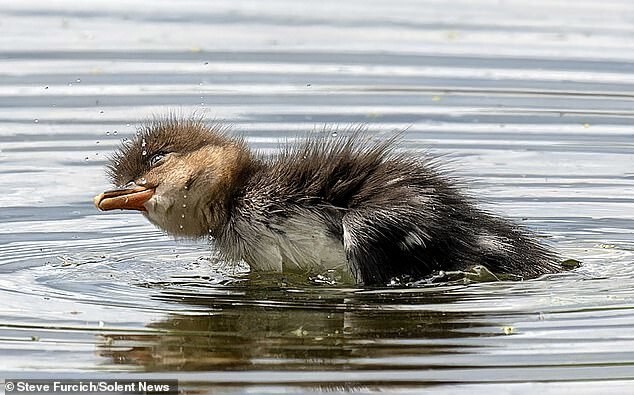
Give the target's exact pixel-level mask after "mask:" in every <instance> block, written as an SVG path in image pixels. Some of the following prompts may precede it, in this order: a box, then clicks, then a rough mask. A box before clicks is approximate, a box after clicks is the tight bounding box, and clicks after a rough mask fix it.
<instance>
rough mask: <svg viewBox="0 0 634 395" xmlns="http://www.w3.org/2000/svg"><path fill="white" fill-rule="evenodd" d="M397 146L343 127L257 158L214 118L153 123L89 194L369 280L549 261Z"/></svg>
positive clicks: (275, 263)
mask: <svg viewBox="0 0 634 395" xmlns="http://www.w3.org/2000/svg"><path fill="white" fill-rule="evenodd" d="M394 148H395V141H394V139H390V140H388V141H383V142H378V143H376V142H372V141H370V140H369V139H367V138H364V137H363V136H362V134H361V133H351V135H350V136H349V137H331V136H328V137H315V138H309V139H307V140H306V141H304V142H302V143H299V144H295V145H291V146H289V147H286V148H285V149H284V150H283V151H282V152H281V153H279V154H278V155H276V156H273V157H263V156H259V155H255V154H253V153H251V152H250V151H249V149H248V148H247V147H246V145H245V144H244V143H243V142H242V141H240V140H235V139H231V138H229V137H227V136H226V134H225V133H224V131H223V130H221V128H219V127H218V126H212V127H208V126H206V125H204V124H202V123H201V122H197V121H178V120H166V121H161V122H155V123H153V124H150V125H148V126H147V127H146V128H145V129H144V130H143V131H142V132H141V133H140V134H139V137H138V138H137V139H136V141H134V142H132V144H130V145H128V146H124V147H122V149H121V150H120V151H119V152H118V153H117V154H115V156H114V157H113V160H112V163H111V164H110V167H109V170H110V175H111V178H112V180H113V182H114V183H115V184H117V185H126V184H127V186H126V187H125V188H121V189H118V190H115V191H109V192H105V193H104V194H101V195H99V196H97V197H96V198H95V204H96V205H97V206H98V207H99V208H101V209H112V208H124V209H136V210H140V211H142V212H143V214H144V215H145V216H146V217H147V218H148V219H149V220H150V221H151V222H152V223H154V224H155V225H157V226H158V227H160V228H162V229H164V230H166V231H167V232H168V233H170V234H173V235H175V236H184V237H206V236H208V235H210V236H212V237H213V238H214V239H215V241H216V246H217V248H218V249H219V250H220V251H221V252H222V253H223V254H224V255H225V256H226V258H227V259H229V260H240V259H243V260H244V261H246V262H247V263H248V264H249V265H250V266H251V268H252V269H253V270H262V271H277V272H282V271H287V270H292V271H298V270H301V271H315V272H318V271H323V270H325V269H337V270H339V271H342V272H345V273H347V274H349V276H350V277H351V278H353V279H354V280H356V282H357V283H359V284H366V285H370V284H386V283H388V282H389V281H390V279H391V278H393V277H396V276H410V277H412V278H422V277H424V276H427V275H430V274H432V273H434V272H436V271H440V270H461V269H466V268H468V267H470V266H472V265H484V266H486V267H487V268H488V269H489V270H490V271H492V272H494V273H510V274H515V275H520V276H523V277H526V278H529V277H535V276H538V275H541V274H544V273H551V272H555V271H558V266H557V265H556V264H555V261H554V256H553V254H552V253H550V252H549V251H548V250H546V249H545V248H544V247H543V246H541V245H540V244H539V243H538V242H537V241H536V240H535V239H534V237H533V236H532V235H531V234H530V233H529V232H527V231H525V230H523V229H522V228H520V227H519V226H517V225H515V224H513V223H512V222H509V221H507V220H504V219H501V218H499V217H496V216H493V215H491V214H489V213H487V212H484V211H483V210H481V209H479V208H477V207H476V205H475V204H474V203H473V202H472V200H471V199H470V198H468V197H467V196H465V195H464V194H463V193H462V192H461V191H460V190H459V189H458V188H457V187H456V185H455V183H454V182H453V181H452V180H451V179H450V178H449V177H448V176H447V175H445V174H444V173H443V172H442V171H440V170H439V168H438V166H437V165H436V164H435V163H434V162H433V161H430V160H425V159H421V158H417V157H415V156H413V155H412V154H409V153H396V152H395V151H394ZM157 158H159V160H157ZM118 191H123V192H118ZM130 191H136V192H130ZM147 191H152V192H151V196H149V197H148V195H150V192H147ZM130 202H132V203H130Z"/></svg>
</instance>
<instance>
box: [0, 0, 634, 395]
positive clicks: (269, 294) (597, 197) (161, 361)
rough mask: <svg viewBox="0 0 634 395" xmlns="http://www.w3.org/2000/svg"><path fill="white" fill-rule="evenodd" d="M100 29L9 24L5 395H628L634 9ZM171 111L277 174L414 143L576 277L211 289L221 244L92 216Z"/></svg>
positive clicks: (522, 7)
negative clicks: (154, 392) (179, 389)
mask: <svg viewBox="0 0 634 395" xmlns="http://www.w3.org/2000/svg"><path fill="white" fill-rule="evenodd" d="M86 4H87V5H82V4H77V3H76V2H63V1H62V2H56V3H55V4H49V3H48V2H41V3H40V2H28V3H24V4H22V3H19V4H18V3H16V4H13V5H9V4H5V5H3V7H0V8H1V9H0V14H1V15H2V17H3V18H2V31H3V34H2V36H1V37H0V42H1V43H2V45H1V46H0V48H2V49H1V50H0V57H1V58H2V62H0V184H1V185H2V193H0V224H1V225H2V226H0V355H2V358H0V373H2V374H0V376H1V377H9V376H15V375H19V374H22V375H25V376H29V377H50V376H52V375H56V376H60V377H61V376H62V375H64V374H67V375H74V376H78V375H79V376H81V375H83V376H82V377H89V376H93V377H94V376H95V375H98V374H104V375H108V376H107V377H113V376H117V377H123V376H126V375H135V376H134V377H137V376H144V377H155V378H178V379H180V380H181V382H182V383H183V385H184V387H185V389H186V390H187V391H189V392H197V393H198V392H200V393H209V392H214V393H254V392H255V393H262V392H264V393H284V392H286V393H289V392H290V393H294V392H311V391H312V392H319V391H323V390H327V391H339V390H350V391H356V392H359V393H367V392H376V391H388V392H401V393H412V394H418V393H421V392H424V391H425V390H428V391H429V392H433V393H451V394H456V393H458V394H461V393H464V394H474V393H476V394H477V393H486V394H490V393H497V392H511V391H512V392H515V393H541V392H550V393H560V392H562V391H568V392H575V393H578V394H583V393H597V392H612V393H626V392H627V391H629V390H631V386H632V383H633V381H634V373H633V372H634V370H633V369H632V364H633V363H634V358H633V357H632V355H634V330H633V329H634V265H633V262H634V259H633V254H634V232H633V230H632V229H634V182H633V181H634V170H633V167H632V163H634V135H633V134H632V118H633V117H634V112H633V111H632V103H633V101H634V80H633V79H632V75H631V74H632V73H631V71H632V70H634V52H632V48H631V32H632V30H634V26H633V25H632V21H630V20H629V19H627V15H629V14H630V13H631V12H630V11H631V10H630V8H631V7H630V5H629V4H628V3H627V2H619V1H616V0H615V1H611V0H607V1H602V2H591V1H588V2H583V1H582V2H576V3H575V7H570V6H569V5H566V4H564V3H557V2H550V1H544V2H530V4H529V2H522V1H506V2H493V3H492V2H488V1H486V0H479V1H466V0H464V1H463V0H460V1H458V2H452V3H451V5H450V6H447V5H444V4H443V3H442V2H429V3H428V4H426V5H425V6H421V5H420V4H419V3H417V2H412V3H407V2H373V3H372V4H371V5H368V3H367V2H356V1H345V2H341V1H337V2H329V1H325V2H324V1H322V2H317V3H310V4H308V3H302V4H301V5H300V4H299V3H295V2H287V1H284V0H276V1H272V2H267V4H266V6H264V5H261V4H259V3H246V2H239V3H236V2H222V1H219V2H215V3H214V7H210V6H208V5H207V4H206V3H203V2H198V1H195V0H190V1H186V2H178V5H176V4H177V3H174V4H172V3H160V4H158V3H155V2H152V3H151V4H150V3H149V2H148V3H147V4H145V3H139V2H137V3H136V4H137V5H139V4H140V5H141V7H138V8H137V9H132V8H130V7H132V6H130V5H127V4H124V3H120V4H119V3H112V4H111V3H108V4H106V3H102V4H100V5H98V6H97V7H95V5H94V4H90V5H88V3H86ZM34 27H37V28H34ZM42 32H45V33H46V34H42ZM169 110H171V111H175V112H181V113H183V114H191V113H194V112H197V113H202V114H205V116H206V117H207V118H209V119H221V120H225V121H227V122H229V123H231V124H232V125H233V127H234V129H235V130H236V133H237V134H241V135H243V136H244V137H245V139H246V141H247V142H248V143H249V144H250V145H251V146H252V147H253V148H254V149H257V150H260V151H264V152H270V151H272V150H276V149H277V148H278V146H279V144H278V142H279V141H280V140H285V139H293V138H295V137H296V136H297V135H302V134H304V133H305V132H306V131H308V130H313V129H315V128H320V127H322V125H324V124H340V125H349V124H355V123H364V124H367V126H368V129H367V130H368V133H370V134H372V135H374V136H377V137H379V138H380V137H381V136H384V135H387V134H389V133H390V132H391V131H393V130H406V132H405V133H404V141H403V148H405V149H409V150H413V151H415V152H421V153H422V152H426V151H431V152H432V153H433V154H438V155H441V156H443V157H445V158H446V159H447V161H448V162H450V163H451V166H452V167H454V169H455V174H457V175H458V176H460V177H462V178H464V179H465V180H466V181H467V182H468V184H469V185H470V190H471V192H472V194H474V195H475V196H478V197H480V198H481V200H482V201H483V202H484V203H483V204H484V205H485V206H486V208H488V209H490V210H493V211H495V212H499V213H502V214H504V215H506V216H509V217H512V218H514V219H515V220H516V221H518V222H521V223H523V224H524V225H525V226H527V227H529V228H531V229H533V230H535V231H536V232H537V233H538V234H540V235H542V236H544V240H545V242H547V243H549V244H550V245H551V246H552V247H553V248H555V249H556V250H558V251H559V252H560V253H561V255H562V256H563V257H564V258H575V259H579V260H581V261H582V262H583V265H582V266H581V267H579V268H576V269H574V270H572V271H570V272H567V273H563V274H559V275H553V276H548V277H544V278H541V279H537V280H531V281H524V282H512V281H501V282H489V283H464V284H462V283H459V282H458V283H456V282H452V283H434V284H424V285H422V286H418V287H407V286H395V287H390V288H353V287H343V286H332V285H328V284H327V283H321V284H318V282H316V281H312V282H311V281H307V279H303V278H302V279H297V278H289V277H287V276H273V277H271V276H260V275H256V274H250V273H248V272H247V271H246V270H244V268H242V267H239V268H228V267H221V266H219V265H220V264H221V263H222V262H218V260H217V259H216V258H215V256H214V252H213V250H212V249H211V248H210V247H209V246H208V245H207V244H206V243H205V242H195V241H187V240H179V241H174V240H172V239H170V238H169V237H166V236H165V235H163V234H161V233H160V232H159V231H157V230H156V229H154V228H153V227H152V226H151V225H150V224H148V223H147V221H145V220H144V219H143V218H142V217H141V216H140V215H135V214H133V213H132V214H131V213H109V214H102V213H98V212H97V211H96V210H95V209H94V207H92V204H91V198H92V196H94V195H95V194H97V193H99V192H101V191H102V190H103V189H104V187H105V186H106V185H107V180H106V178H105V176H104V174H103V166H104V164H105V161H106V157H107V155H108V154H109V153H110V152H111V151H112V150H113V148H114V147H115V146H116V145H117V144H119V143H120V142H121V140H122V139H125V138H130V137H131V136H132V135H133V134H134V132H135V127H136V125H137V123H138V121H139V120H142V119H144V118H147V117H150V116H151V115H152V114H163V113H165V112H166V111H169Z"/></svg>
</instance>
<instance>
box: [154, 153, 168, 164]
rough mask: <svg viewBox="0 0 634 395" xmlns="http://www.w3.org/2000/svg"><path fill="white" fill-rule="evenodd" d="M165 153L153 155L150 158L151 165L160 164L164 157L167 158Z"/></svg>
mask: <svg viewBox="0 0 634 395" xmlns="http://www.w3.org/2000/svg"><path fill="white" fill-rule="evenodd" d="M165 155H166V154H165V153H164V152H159V153H157V154H154V155H152V157H151V158H150V167H154V166H156V165H158V164H159V163H160V162H161V161H162V160H163V159H165Z"/></svg>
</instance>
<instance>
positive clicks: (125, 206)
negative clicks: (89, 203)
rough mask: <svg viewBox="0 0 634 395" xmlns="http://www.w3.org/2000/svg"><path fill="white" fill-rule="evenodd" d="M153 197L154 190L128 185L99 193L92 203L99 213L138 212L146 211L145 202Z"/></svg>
mask: <svg viewBox="0 0 634 395" xmlns="http://www.w3.org/2000/svg"><path fill="white" fill-rule="evenodd" d="M153 195H154V189H148V188H146V187H142V186H139V185H136V184H129V185H126V186H124V187H121V188H117V189H113V190H110V191H106V192H104V193H100V194H99V195H97V196H95V198H94V199H93V202H94V203H95V206H96V207H97V208H98V209H99V210H101V211H108V210H115V209H121V210H138V211H147V210H146V209H145V206H144V204H145V202H147V201H148V200H150V198H151V197H152V196H153Z"/></svg>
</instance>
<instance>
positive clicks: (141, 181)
mask: <svg viewBox="0 0 634 395" xmlns="http://www.w3.org/2000/svg"><path fill="white" fill-rule="evenodd" d="M145 184H147V180H146V179H145V177H141V178H140V179H139V185H145Z"/></svg>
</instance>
